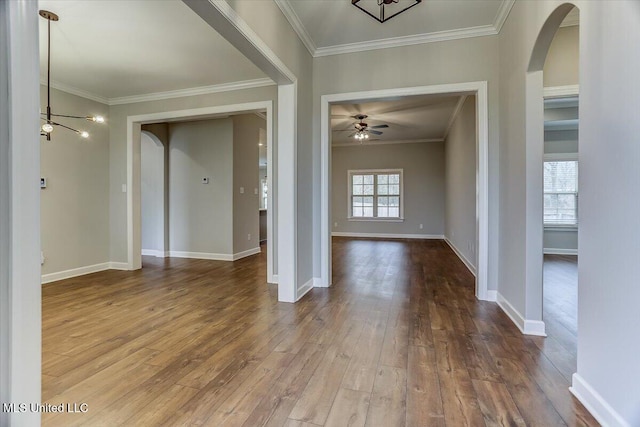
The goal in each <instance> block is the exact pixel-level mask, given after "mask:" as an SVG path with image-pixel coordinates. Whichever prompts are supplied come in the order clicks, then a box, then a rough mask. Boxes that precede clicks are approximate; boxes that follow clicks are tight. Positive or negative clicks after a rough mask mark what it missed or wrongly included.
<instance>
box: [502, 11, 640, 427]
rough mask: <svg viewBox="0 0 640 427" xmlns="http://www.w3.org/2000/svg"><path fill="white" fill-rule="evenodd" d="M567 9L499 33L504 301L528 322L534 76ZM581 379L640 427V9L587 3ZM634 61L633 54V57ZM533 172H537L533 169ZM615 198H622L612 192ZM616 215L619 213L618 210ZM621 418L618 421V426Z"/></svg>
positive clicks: (599, 402) (518, 21)
mask: <svg viewBox="0 0 640 427" xmlns="http://www.w3.org/2000/svg"><path fill="white" fill-rule="evenodd" d="M563 3H564V2H563V1H548V2H532V1H531V2H529V1H521V2H515V4H514V6H513V8H512V10H511V12H510V14H509V18H508V19H507V21H506V23H505V25H504V27H503V28H502V31H501V33H500V36H499V37H500V69H501V78H500V105H501V107H500V143H501V156H500V160H501V167H500V184H501V185H500V193H501V198H500V200H501V207H500V223H501V227H500V235H501V239H500V259H501V263H500V293H501V294H502V295H503V296H504V297H505V298H506V299H507V300H508V301H509V302H510V303H511V305H512V306H513V307H514V308H515V309H517V310H518V311H520V312H521V313H525V312H526V310H525V309H526V307H527V300H528V295H527V290H528V289H527V287H526V286H525V283H526V279H525V276H526V272H527V270H526V268H525V259H526V258H527V248H526V241H525V239H523V238H522V230H523V228H525V226H526V224H525V222H524V218H526V215H527V200H526V197H525V194H524V191H523V190H524V189H526V188H527V185H528V183H527V181H526V174H525V171H526V170H527V163H526V150H525V148H526V144H525V141H526V126H525V125H526V119H525V117H526V108H525V105H526V103H525V93H526V86H527V85H526V76H527V68H528V65H529V60H530V59H531V53H532V51H533V47H534V45H535V41H536V39H537V37H538V35H539V32H540V29H541V28H542V27H543V24H544V22H545V21H546V19H547V18H548V17H549V16H550V14H551V13H552V12H553V11H554V10H555V9H556V8H557V7H558V6H560V5H561V4H563ZM576 3H578V5H579V7H580V30H579V31H580V177H579V185H580V200H579V209H580V229H579V231H578V233H579V239H580V242H579V256H580V269H579V271H578V281H579V283H580V294H579V301H578V330H579V331H580V333H579V336H578V369H577V375H576V376H575V377H574V378H575V381H574V386H578V387H580V391H581V393H582V395H583V398H586V399H587V403H588V404H590V405H591V406H592V408H596V409H598V410H599V411H600V412H601V414H602V415H605V416H606V417H607V418H606V420H607V424H609V425H624V424H623V423H626V424H627V425H640V412H639V411H638V403H639V401H638V394H637V393H631V392H629V390H636V389H637V385H638V383H639V382H640V364H638V363H637V355H638V353H640V338H638V334H637V333H635V328H636V326H635V325H638V324H640V311H639V310H638V308H637V301H638V300H640V287H639V286H637V284H636V282H637V281H636V279H635V278H637V277H640V264H639V263H638V262H637V261H638V259H640V245H638V242H639V241H640V227H638V226H637V222H638V221H637V219H638V218H639V217H640V204H639V203H638V200H640V198H639V197H638V188H639V186H638V183H639V182H640V168H638V164H639V163H640V145H639V144H638V143H637V139H638V135H639V134H640V121H639V120H638V119H637V116H638V111H640V93H639V92H638V85H637V82H638V78H637V76H638V75H640V56H639V55H637V46H638V45H640V3H639V2H637V1H615V2H598V1H580V2H576ZM630 52H634V54H630ZM529 166H530V167H533V165H529ZM612 189H615V190H612ZM612 206H615V207H616V208H615V209H612ZM616 416H617V417H619V418H617V419H615V418H614V417H616Z"/></svg>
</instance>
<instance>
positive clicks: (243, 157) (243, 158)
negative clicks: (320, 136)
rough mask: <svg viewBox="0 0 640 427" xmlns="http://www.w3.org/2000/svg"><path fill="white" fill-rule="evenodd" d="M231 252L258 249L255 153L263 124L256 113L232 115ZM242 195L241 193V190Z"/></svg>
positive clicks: (256, 167)
mask: <svg viewBox="0 0 640 427" xmlns="http://www.w3.org/2000/svg"><path fill="white" fill-rule="evenodd" d="M232 119H233V253H236V254H237V253H241V252H244V251H248V250H252V249H256V248H259V247H260V226H259V210H260V189H259V185H258V183H259V181H260V178H259V176H258V151H259V146H258V143H259V140H260V129H265V128H266V121H265V120H264V119H262V118H260V117H258V116H256V115H255V114H241V115H238V116H233V118H232ZM241 187H242V188H243V189H244V193H241V192H240V188H241Z"/></svg>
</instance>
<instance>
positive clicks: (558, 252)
mask: <svg viewBox="0 0 640 427" xmlns="http://www.w3.org/2000/svg"><path fill="white" fill-rule="evenodd" d="M544 254H545V255H578V250H577V249H562V248H544Z"/></svg>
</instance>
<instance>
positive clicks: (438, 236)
mask: <svg viewBox="0 0 640 427" xmlns="http://www.w3.org/2000/svg"><path fill="white" fill-rule="evenodd" d="M331 236H333V237H365V238H371V239H429V240H433V239H438V240H442V239H444V236H443V235H441V234H387V233H350V232H343V231H334V232H333V233H331Z"/></svg>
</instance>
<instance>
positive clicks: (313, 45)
mask: <svg viewBox="0 0 640 427" xmlns="http://www.w3.org/2000/svg"><path fill="white" fill-rule="evenodd" d="M275 1H276V3H277V4H278V6H280V9H281V10H282V11H283V13H284V14H285V16H286V17H287V19H288V20H289V22H291V24H292V26H293V27H294V29H296V32H298V34H299V35H300V37H301V39H303V41H304V42H305V45H306V46H307V48H308V49H309V50H310V52H311V53H312V54H313V55H314V56H324V55H331V54H336V53H348V52H357V51H360V50H370V49H378V48H381V47H393V46H399V45H405V44H416V43H426V42H429V41H441V40H451V39H456V38H464V37H474V36H483V35H491V34H498V32H499V31H500V28H501V27H502V24H503V23H504V21H505V20H506V18H507V16H508V14H509V11H510V10H511V6H513V3H514V0H423V1H422V2H421V3H420V4H418V5H416V6H414V7H413V8H411V9H410V10H408V11H406V12H403V13H402V14H400V15H398V16H395V17H394V18H393V19H390V20H388V21H386V22H384V23H379V22H377V21H376V20H374V19H373V18H372V17H370V16H368V15H367V14H365V13H364V12H362V11H361V10H360V9H358V8H357V7H355V6H353V5H352V4H351V1H350V0H314V1H309V0H275ZM361 2H362V3H373V7H374V8H375V7H376V6H375V3H376V0H361ZM403 3H404V4H410V3H412V1H411V0H400V2H399V3H398V5H397V6H394V7H402V6H401V5H402V4H403ZM319 17H321V19H319ZM328 23H330V25H328ZM336 29H339V30H336Z"/></svg>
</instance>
